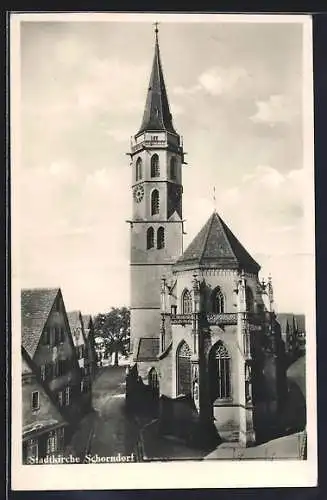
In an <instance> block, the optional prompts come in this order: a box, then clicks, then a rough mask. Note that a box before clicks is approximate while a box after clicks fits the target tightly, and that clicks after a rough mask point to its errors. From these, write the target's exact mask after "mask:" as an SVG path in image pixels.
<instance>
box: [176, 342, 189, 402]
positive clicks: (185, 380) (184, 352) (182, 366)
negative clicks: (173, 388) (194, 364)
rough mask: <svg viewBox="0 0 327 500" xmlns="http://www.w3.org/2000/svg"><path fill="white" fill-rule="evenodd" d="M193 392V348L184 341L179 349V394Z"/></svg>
mask: <svg viewBox="0 0 327 500" xmlns="http://www.w3.org/2000/svg"><path fill="white" fill-rule="evenodd" d="M191 393H192V382H191V350H190V348H189V346H188V345H187V343H186V342H185V341H183V342H182V343H181V344H180V346H179V347H178V350H177V395H180V394H184V395H188V394H191Z"/></svg>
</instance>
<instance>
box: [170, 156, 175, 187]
mask: <svg viewBox="0 0 327 500" xmlns="http://www.w3.org/2000/svg"><path fill="white" fill-rule="evenodd" d="M170 178H171V180H173V181H175V180H176V158H175V156H173V157H172V158H171V159H170Z"/></svg>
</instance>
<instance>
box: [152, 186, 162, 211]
mask: <svg viewBox="0 0 327 500" xmlns="http://www.w3.org/2000/svg"><path fill="white" fill-rule="evenodd" d="M159 205H160V204H159V191H158V190H157V189H154V190H153V191H152V194H151V215H157V214H158V213H159Z"/></svg>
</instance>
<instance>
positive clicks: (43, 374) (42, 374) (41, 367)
mask: <svg viewBox="0 0 327 500" xmlns="http://www.w3.org/2000/svg"><path fill="white" fill-rule="evenodd" d="M40 377H41V380H43V381H44V380H45V378H46V370H45V365H41V366H40Z"/></svg>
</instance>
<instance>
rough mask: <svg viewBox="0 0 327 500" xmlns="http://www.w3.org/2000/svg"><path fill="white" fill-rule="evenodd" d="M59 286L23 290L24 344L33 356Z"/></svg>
mask: <svg viewBox="0 0 327 500" xmlns="http://www.w3.org/2000/svg"><path fill="white" fill-rule="evenodd" d="M58 293H59V288H34V289H24V290H22V291H21V318H22V346H23V347H24V349H25V350H26V352H27V353H28V354H29V356H30V357H31V358H33V356H34V354H35V351H36V348H37V346H38V343H39V340H40V337H41V335H42V331H43V328H44V325H45V323H46V321H47V319H48V316H49V314H50V311H51V309H52V306H53V303H54V301H55V299H56V297H57V295H58Z"/></svg>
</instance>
